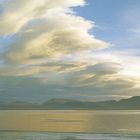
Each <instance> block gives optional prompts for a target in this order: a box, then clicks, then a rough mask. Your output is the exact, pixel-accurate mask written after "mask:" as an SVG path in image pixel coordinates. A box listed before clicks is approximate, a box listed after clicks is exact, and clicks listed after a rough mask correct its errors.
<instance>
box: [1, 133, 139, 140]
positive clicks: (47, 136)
mask: <svg viewBox="0 0 140 140" xmlns="http://www.w3.org/2000/svg"><path fill="white" fill-rule="evenodd" d="M0 140H140V135H119V134H76V133H47V132H44V133H43V132H42V133H38V132H36V133H35V132H30V133H27V132H26V133H25V132H0Z"/></svg>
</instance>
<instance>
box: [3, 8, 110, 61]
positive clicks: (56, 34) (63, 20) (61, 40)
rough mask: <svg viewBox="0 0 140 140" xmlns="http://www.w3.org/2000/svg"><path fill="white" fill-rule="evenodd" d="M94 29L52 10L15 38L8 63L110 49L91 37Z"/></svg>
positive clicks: (87, 22) (90, 25) (29, 24)
mask: <svg viewBox="0 0 140 140" xmlns="http://www.w3.org/2000/svg"><path fill="white" fill-rule="evenodd" d="M56 13H57V14H56ZM93 26H94V24H93V23H92V22H90V21H87V20H85V19H84V18H82V17H78V16H76V15H73V14H69V13H65V12H64V11H63V10H59V9H52V10H50V11H49V12H47V13H46V15H45V17H43V18H37V19H35V20H33V21H30V22H29V23H28V24H27V25H26V26H24V27H23V28H22V29H21V31H20V32H18V33H16V34H15V35H14V37H13V42H12V43H11V44H10V45H9V46H7V48H8V51H6V53H5V54H4V55H5V59H6V60H7V61H9V62H11V63H27V61H30V60H33V59H36V58H37V59H39V58H48V57H61V56H64V55H68V54H73V53H77V52H81V51H87V50H89V49H98V48H106V47H108V46H109V43H106V42H104V41H102V40H98V39H96V38H95V37H94V36H93V35H90V34H89V30H90V29H92V27H93Z"/></svg>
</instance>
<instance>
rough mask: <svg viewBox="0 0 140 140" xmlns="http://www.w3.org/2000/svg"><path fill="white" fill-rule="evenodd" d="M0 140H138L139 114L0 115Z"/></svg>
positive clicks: (33, 112)
mask: <svg viewBox="0 0 140 140" xmlns="http://www.w3.org/2000/svg"><path fill="white" fill-rule="evenodd" d="M0 140H140V111H55V110H54V111H0Z"/></svg>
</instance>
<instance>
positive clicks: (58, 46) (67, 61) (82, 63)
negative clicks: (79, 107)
mask: <svg viewBox="0 0 140 140" xmlns="http://www.w3.org/2000/svg"><path fill="white" fill-rule="evenodd" d="M85 4H86V2H85V1H84V0H76V1H75V0H55V1H52V0H39V1H38V0H24V1H19V0H13V2H12V3H11V2H10V0H5V1H1V2H0V20H1V22H0V42H2V43H1V44H0V47H1V49H2V51H0V58H1V62H0V88H1V89H2V90H1V91H0V94H1V97H2V98H1V100H22V99H23V100H27V99H29V100H30V99H31V100H32V99H33V98H32V97H34V101H37V99H39V101H41V100H43V99H44V98H46V99H45V100H47V99H50V98H54V97H65V96H66V97H70V98H73V97H74V98H81V99H82V100H103V99H112V98H113V99H114V98H115V99H119V98H122V97H129V96H132V95H138V90H139V87H137V86H136V85H138V83H139V82H138V80H136V79H132V78H131V77H129V76H126V75H125V76H124V75H122V74H121V71H122V69H123V65H122V63H121V61H116V60H115V59H112V58H113V57H111V59H108V58H107V57H104V55H103V54H102V53H101V55H100V56H101V57H100V56H99V55H96V54H95V52H96V51H100V50H102V49H105V48H108V47H110V44H109V43H107V42H105V41H102V40H100V39H97V38H96V37H95V36H94V35H91V34H90V31H91V30H92V28H94V27H95V23H94V22H92V21H88V20H86V19H84V18H82V17H80V16H77V15H76V13H75V12H74V10H73V7H75V6H84V5H85ZM92 55H93V56H92ZM95 56H96V57H95ZM9 81H10V82H9ZM26 82H27V83H28V84H27V83H26ZM34 87H35V88H34ZM32 101H33V100H32Z"/></svg>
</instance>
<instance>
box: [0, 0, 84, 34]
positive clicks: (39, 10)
mask: <svg viewBox="0 0 140 140" xmlns="http://www.w3.org/2000/svg"><path fill="white" fill-rule="evenodd" d="M78 5H84V0H76V1H74V0H66V1H65V0H56V1H55V2H54V1H51V0H39V1H38V0H34V1H33V0H24V1H19V0H13V1H12V3H11V1H10V0H5V1H3V2H2V3H1V6H0V11H1V12H0V21H1V22H0V29H1V30H0V34H1V35H8V34H12V33H15V32H18V31H19V30H20V29H21V28H22V26H23V25H25V24H26V23H27V22H28V21H30V20H32V19H34V18H36V17H38V16H41V15H44V14H45V12H46V11H48V10H49V9H53V8H67V7H71V6H78Z"/></svg>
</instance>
